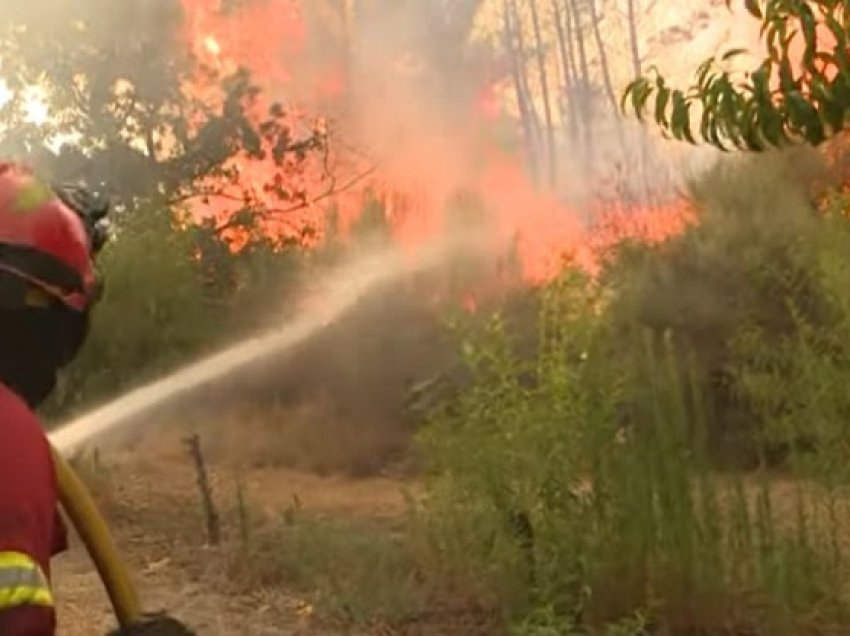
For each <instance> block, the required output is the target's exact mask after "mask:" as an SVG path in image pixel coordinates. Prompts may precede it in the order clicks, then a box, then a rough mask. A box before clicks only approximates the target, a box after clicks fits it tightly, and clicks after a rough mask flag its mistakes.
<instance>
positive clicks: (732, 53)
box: [720, 48, 749, 62]
mask: <svg viewBox="0 0 850 636" xmlns="http://www.w3.org/2000/svg"><path fill="white" fill-rule="evenodd" d="M748 52H749V51H748V50H747V49H744V48H737V49H731V50H729V51H726V52H725V53H724V54H723V56H722V57H721V58H720V59H721V61H723V62H728V61H729V60H731V59H732V58H733V57H738V56H739V55H744V54H745V53H748Z"/></svg>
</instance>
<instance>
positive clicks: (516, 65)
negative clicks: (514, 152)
mask: <svg viewBox="0 0 850 636" xmlns="http://www.w3.org/2000/svg"><path fill="white" fill-rule="evenodd" d="M502 6H503V9H504V16H503V29H504V40H505V49H506V51H507V53H508V58H509V59H510V63H511V76H512V77H513V82H514V93H515V94H516V100H517V107H518V108H519V115H520V120H521V122H522V131H523V137H524V138H525V151H526V154H527V155H528V162H529V169H530V170H531V173H532V176H533V177H535V178H536V177H537V174H538V166H537V158H538V157H537V139H536V136H535V134H534V122H533V114H532V112H531V110H530V108H529V103H528V95H527V92H526V91H527V87H526V86H525V83H524V82H523V69H522V59H521V56H522V53H521V52H519V53H518V52H517V42H516V38H515V35H514V26H513V20H512V19H511V12H510V10H509V7H508V0H504V1H503V3H502Z"/></svg>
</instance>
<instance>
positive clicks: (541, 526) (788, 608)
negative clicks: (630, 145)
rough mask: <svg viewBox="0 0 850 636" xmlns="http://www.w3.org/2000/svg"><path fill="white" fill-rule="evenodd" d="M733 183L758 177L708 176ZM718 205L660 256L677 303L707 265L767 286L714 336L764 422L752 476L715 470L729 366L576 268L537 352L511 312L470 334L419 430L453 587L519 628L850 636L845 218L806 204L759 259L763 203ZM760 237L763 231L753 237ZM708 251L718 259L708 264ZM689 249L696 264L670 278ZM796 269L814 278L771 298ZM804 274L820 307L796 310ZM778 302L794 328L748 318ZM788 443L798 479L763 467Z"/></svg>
mask: <svg viewBox="0 0 850 636" xmlns="http://www.w3.org/2000/svg"><path fill="white" fill-rule="evenodd" d="M781 167H782V168H783V169H785V170H787V165H786V164H781ZM761 169H763V167H762V168H761ZM749 176H750V177H752V176H753V174H752V173H750V175H749ZM720 177H722V178H723V179H726V183H727V185H728V184H729V183H730V179H731V180H733V181H734V179H740V178H742V175H740V174H732V175H731V176H730V175H729V174H726V175H718V174H717V173H715V174H713V175H709V178H710V179H711V178H713V179H718V178H720ZM776 183H777V184H778V181H777V182H776ZM777 187H780V186H779V185H777ZM789 187H790V186H789ZM799 192H800V191H799V190H795V191H793V192H791V194H794V195H795V196H797V195H799ZM780 194H781V193H777V192H771V193H770V196H771V197H776V196H780ZM752 195H753V196H762V197H763V196H765V194H764V192H761V194H759V188H753V192H752ZM788 200H789V199H787V198H786V203H787V202H788ZM712 201H713V203H712V204H713V205H717V206H719V207H720V208H721V209H722V210H723V212H724V214H723V215H716V216H714V217H713V219H714V220H712V221H708V220H705V221H704V223H703V226H701V227H700V228H698V229H695V230H694V232H695V234H691V235H689V236H686V237H684V238H682V239H679V240H678V244H677V245H674V246H668V247H667V248H665V249H664V250H662V252H660V253H659V254H655V255H649V256H646V258H649V259H650V260H651V261H652V262H650V264H649V267H656V270H655V271H656V273H657V272H658V271H659V270H660V268H661V267H662V266H663V267H664V268H669V267H670V266H671V262H672V264H673V265H675V266H676V267H675V268H674V270H675V272H674V273H675V276H679V277H680V278H679V282H680V286H679V287H676V286H672V287H668V288H667V289H666V292H667V294H674V295H675V294H676V293H680V294H683V295H685V294H686V292H687V293H688V294H690V297H691V298H698V293H699V290H698V289H686V287H685V285H686V284H687V283H688V282H691V283H693V282H694V280H693V279H690V280H689V279H688V278H687V277H686V276H684V277H683V276H682V272H683V271H685V272H687V271H688V270H687V266H688V265H694V264H699V265H700V266H701V267H703V268H705V266H706V261H705V259H706V254H709V255H710V256H711V258H713V259H714V261H713V262H714V263H716V264H721V263H722V264H725V265H726V266H727V269H726V270H722V271H721V272H719V274H720V275H721V276H722V275H726V274H728V273H729V271H730V270H732V272H733V273H734V274H735V275H737V276H738V277H737V278H736V279H735V280H736V282H738V283H742V284H745V285H746V284H747V283H748V282H752V281H753V280H755V278H754V277H756V276H761V277H762V282H763V283H764V286H763V287H762V288H761V289H759V290H758V293H752V291H753V290H752V289H747V288H744V289H742V290H741V293H742V294H746V293H749V295H748V296H747V297H746V298H744V296H740V297H736V302H734V303H729V304H727V305H722V304H721V306H720V307H715V308H713V309H714V310H715V311H716V313H717V315H719V316H720V318H721V319H722V320H719V322H717V323H710V324H708V328H709V331H711V329H713V330H714V332H713V333H710V334H709V335H710V336H712V337H713V338H714V339H715V341H716V342H717V343H719V344H718V346H722V347H723V357H722V362H723V365H724V367H723V368H724V370H725V371H726V372H727V373H728V375H729V377H730V378H731V379H730V382H731V383H732V386H731V387H730V388H729V391H730V393H731V394H732V395H735V396H737V399H740V400H741V404H744V405H746V407H747V408H746V413H747V415H748V416H749V417H751V418H752V420H753V425H752V426H751V427H748V428H747V429H746V431H747V433H748V435H749V436H750V437H749V440H748V441H749V443H750V445H751V447H752V449H753V452H754V453H755V455H756V457H757V458H759V460H758V461H757V462H756V464H755V467H754V469H752V470H747V471H744V470H734V471H730V470H723V471H721V470H719V469H718V462H717V459H718V458H717V454H716V443H715V442H716V440H715V439H714V438H715V437H716V434H717V431H718V429H719V428H722V424H723V422H722V420H721V418H722V415H723V414H722V413H718V411H717V403H718V401H717V399H716V396H714V395H711V394H710V392H711V391H712V390H713V389H712V385H711V384H710V383H708V382H706V378H707V376H708V375H709V374H708V373H707V372H706V371H707V369H706V361H707V360H710V359H711V357H710V356H706V355H705V353H706V352H705V349H704V348H703V349H702V350H700V349H699V345H700V344H703V345H704V342H701V341H700V337H705V336H706V330H705V329H704V328H703V329H702V331H701V332H700V333H699V334H698V335H697V336H695V337H683V329H681V328H679V327H681V326H683V325H681V323H677V322H676V321H675V320H667V321H666V324H665V321H664V320H657V321H655V322H651V323H650V322H646V321H643V320H641V316H640V315H639V314H638V313H637V312H635V313H632V314H630V315H626V316H623V315H621V314H617V313H616V312H621V311H623V309H624V307H628V308H631V309H632V310H634V308H635V307H636V306H637V305H635V304H631V305H629V304H623V303H622V302H620V301H621V300H622V297H621V295H622V294H623V293H627V292H624V291H623V289H624V288H623V287H619V288H618V287H616V286H614V285H611V284H604V283H603V284H599V283H594V282H591V281H588V280H586V279H584V278H583V277H581V276H579V275H578V274H575V273H572V272H567V273H565V275H564V276H563V277H562V278H561V279H560V280H558V281H557V282H556V283H554V284H552V285H550V286H549V287H548V288H547V289H546V290H544V292H543V293H542V295H541V300H540V310H539V320H538V324H539V334H538V338H537V342H538V345H537V351H536V353H535V354H534V355H531V356H529V355H525V354H523V353H522V347H520V346H519V344H518V338H517V334H516V333H514V332H513V330H512V327H511V325H510V324H508V323H506V321H505V320H504V319H502V318H500V317H499V316H494V317H492V318H491V319H490V320H489V322H488V323H487V324H486V325H483V326H481V327H480V328H478V329H471V330H469V331H467V332H466V333H464V334H463V335H462V336H463V344H462V351H463V356H464V361H465V363H466V365H467V367H468V369H469V371H470V373H471V376H472V381H471V383H470V384H469V386H468V387H466V389H465V390H464V391H462V392H461V394H460V395H459V396H458V397H457V398H456V399H453V400H452V401H451V402H449V403H448V404H446V405H445V406H444V408H442V409H441V410H439V411H438V412H437V413H435V415H434V417H433V420H432V422H431V423H430V426H428V427H426V428H425V429H424V430H423V432H422V434H421V442H422V446H423V450H424V455H425V457H427V458H429V460H430V464H429V484H428V485H429V489H428V493H429V496H428V501H427V505H426V507H425V511H426V513H425V514H426V521H427V527H428V528H429V531H430V538H431V541H432V545H433V547H434V548H435V551H436V552H437V553H438V554H440V555H441V556H442V567H443V568H445V571H446V574H449V575H451V576H453V577H460V578H462V579H463V580H465V581H467V583H468V585H469V586H475V587H476V588H477V589H479V590H480V592H481V593H482V594H485V595H487V596H488V597H489V598H490V602H491V603H493V604H495V605H498V606H499V607H502V608H504V610H505V614H506V619H507V624H509V625H511V626H512V627H511V629H512V631H513V633H515V634H518V635H522V636H530V635H535V636H537V635H541V636H542V635H543V634H547V635H548V634H559V635H560V634H563V635H570V636H571V635H577V634H635V635H636V634H650V633H651V634H671V635H680V634H682V635H684V634H707V635H713V634H754V635H762V634H763V635H765V636H767V635H771V636H773V635H780V636H781V635H783V634H789V635H790V634H809V633H812V634H814V633H817V634H823V633H846V632H847V629H848V628H850V622H848V620H850V617H848V615H847V600H848V599H847V592H848V589H847V585H846V583H845V580H846V575H847V553H846V546H845V541H844V539H845V537H844V533H843V528H842V526H843V525H844V524H845V523H846V522H847V521H850V517H849V516H847V514H846V497H845V496H844V493H843V487H844V484H845V483H846V482H847V479H846V476H847V461H846V450H847V448H848V447H847V443H848V441H850V436H848V435H847V426H846V424H845V422H846V421H847V419H846V418H847V415H848V414H850V410H848V408H847V406H848V405H847V402H846V398H845V397H844V394H845V392H846V391H845V390H844V389H842V388H841V387H846V386H847V380H848V379H850V378H848V377H847V369H850V364H847V363H848V362H850V358H848V356H847V354H846V353H845V351H846V349H847V346H848V345H847V344H845V343H848V342H850V337H848V336H850V332H847V331H846V327H847V326H848V325H850V320H848V318H850V313H849V312H847V300H846V299H845V295H846V290H847V289H850V287H846V285H845V283H847V282H848V281H850V278H847V277H845V272H846V271H847V266H846V265H844V261H843V260H842V259H840V258H838V256H839V255H840V251H841V249H843V248H846V247H847V246H850V241H848V240H847V236H848V234H847V227H846V221H841V220H836V219H832V220H830V219H818V218H815V217H814V216H808V215H809V208H808V207H806V205H805V199H804V198H802V197H800V196H797V198H796V199H792V200H791V201H792V203H793V202H794V201H796V203H797V208H796V210H797V212H796V214H797V216H796V217H794V218H796V219H797V225H795V226H792V228H793V229H794V231H797V234H796V236H794V235H793V232H792V233H789V232H788V231H787V227H786V228H785V229H784V230H783V228H781V227H778V225H776V226H774V225H771V222H770V221H769V220H765V219H766V217H764V216H762V217H761V218H762V220H763V222H764V223H766V225H765V228H764V229H765V232H764V234H763V237H769V238H766V239H764V241H765V243H764V244H761V243H759V241H760V240H762V239H760V238H759V236H758V235H756V236H752V235H751V236H749V237H744V236H742V235H741V234H739V233H736V230H735V227H732V226H731V225H730V224H732V223H735V222H736V217H735V215H734V214H732V212H734V210H733V209H732V208H731V207H730V206H746V205H749V204H748V203H747V201H748V199H747V196H746V195H745V194H742V193H741V192H740V191H739V192H738V194H737V198H736V197H734V196H731V195H729V194H728V192H726V191H725V190H719V191H718V194H717V196H716V197H715V198H714V199H713V200H712ZM789 205H790V204H789ZM750 208H752V206H750ZM738 213H739V214H740V215H743V214H746V209H744V208H741V207H739V208H738ZM791 216H792V214H791V213H789V215H788V216H786V217H785V218H780V219H779V220H780V221H781V222H783V223H784V222H787V221H788V220H789V219H790V218H791ZM718 219H719V220H718ZM712 224H714V225H713V226H712ZM745 227H749V228H753V227H754V226H753V219H752V218H748V219H745V221H744V222H741V223H739V224H738V226H737V228H738V231H740V230H741V229H742V228H745ZM724 233H725V234H724ZM724 237H725V238H724ZM745 240H749V241H750V242H752V243H754V244H759V245H757V246H755V247H753V248H752V249H751V250H749V252H748V254H747V255H746V257H744V258H742V257H741V254H740V253H737V254H736V253H734V252H733V253H729V254H727V255H726V256H725V257H721V249H720V248H721V247H723V246H724V245H725V246H726V247H729V246H730V245H731V244H732V243H734V242H737V243H738V244H739V245H741V242H742V241H745ZM801 240H803V242H806V244H805V245H801ZM710 241H714V242H715V245H713V246H712V248H711V250H709V251H705V250H702V251H699V250H695V249H693V247H694V245H697V246H700V245H703V246H704V245H705V244H706V242H710ZM683 245H684V246H686V247H687V248H688V249H690V250H691V251H690V252H684V253H683V252H682V251H679V253H678V254H677V258H676V259H674V260H672V261H667V262H662V261H663V259H665V258H669V254H670V253H674V254H675V253H676V251H677V250H682V249H683V248H682V246H683ZM665 254H666V255H667V256H665ZM751 256H753V257H755V256H757V257H758V262H755V261H752V260H751V259H750V257H751ZM845 257H846V254H845ZM652 259H654V261H653V260H652ZM700 259H702V260H700ZM711 264H712V262H709V263H708V265H709V266H710V265H711ZM621 266H622V262H621ZM667 271H670V270H669V269H668V270H667ZM691 271H693V268H692V270H691ZM705 271H706V270H704V272H705ZM724 271H725V273H724ZM707 273H709V274H710V273H711V272H710V271H709V272H707ZM715 273H717V272H715ZM791 274H793V275H795V276H797V275H799V277H798V278H796V279H792V280H790V281H786V282H788V285H787V286H786V287H782V286H776V285H774V283H776V282H777V281H785V279H786V278H788V276H789V275H791ZM803 275H804V276H803ZM659 278H661V279H663V278H664V277H663V276H660V277H658V276H649V277H646V278H644V279H642V284H643V287H641V288H639V289H638V290H637V293H638V294H648V293H649V292H657V291H658V289H659V286H658V285H657V284H656V283H657V281H658V280H659ZM607 280H608V281H609V282H610V280H611V279H607ZM622 280H623V279H622V278H621V279H620V282H622ZM630 280H632V282H634V278H631V279H630ZM666 280H667V281H668V282H669V280H670V279H669V277H668V278H667V279H666ZM702 280H705V279H704V278H703V279H702ZM803 280H804V282H806V283H807V284H808V287H807V288H806V291H805V293H797V294H795V293H794V292H795V291H799V289H800V286H796V287H795V283H797V282H801V281H803ZM647 281H654V282H653V283H652V284H653V285H655V286H654V287H653V286H652V285H650V284H649V283H648V282H647ZM714 289H715V290H716V289H717V287H715V288H714ZM634 291H635V289H634V288H632V289H631V290H630V292H629V293H631V292H634ZM709 291H710V290H709ZM771 293H773V294H775V295H776V296H777V297H776V298H772V299H771V301H772V303H773V304H772V305H771V308H770V309H771V312H772V313H770V315H769V316H768V317H769V318H772V319H777V318H779V320H768V319H766V318H765V316H766V315H767V314H765V312H763V311H761V312H760V310H762V309H764V307H759V306H752V305H751V306H750V307H747V306H746V301H747V300H749V302H751V303H758V302H759V299H762V300H763V299H764V298H765V297H766V296H764V295H763V294H766V295H768V296H769V294H771ZM618 295H620V296H618ZM662 300H665V301H669V300H670V298H669V297H668V298H662ZM803 300H805V301H808V302H809V304H808V305H807V306H802V305H801V304H800V302H801V301H803ZM642 302H644V303H645V302H646V298H643V299H642ZM684 307H685V309H686V310H687V309H692V307H689V306H687V304H686V305H684ZM813 307H816V308H817V311H815V310H813ZM680 309H681V307H680ZM724 310H725V311H735V312H736V314H735V318H738V319H739V320H737V324H730V323H729V320H728V318H729V317H728V316H722V314H723V312H724ZM677 318H681V316H677ZM777 323H778V324H779V325H780V326H781V328H777V327H776V325H777ZM718 325H719V326H718ZM684 326H685V327H687V326H689V325H687V324H686V325H684ZM690 326H693V325H690ZM701 327H705V325H701ZM684 335H685V336H688V335H689V334H688V333H687V332H685V334H684ZM690 335H691V336H693V334H690ZM801 437H805V438H806V439H807V440H808V444H807V445H801V444H800V439H801ZM776 444H783V445H784V447H786V448H787V449H789V451H788V456H787V458H786V459H787V461H785V462H784V463H783V464H782V467H783V470H782V472H781V473H779V472H777V471H776V470H775V469H774V468H775V467H772V465H771V462H769V461H768V458H767V453H768V451H769V450H770V449H772V448H774V447H775V446H776Z"/></svg>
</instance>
